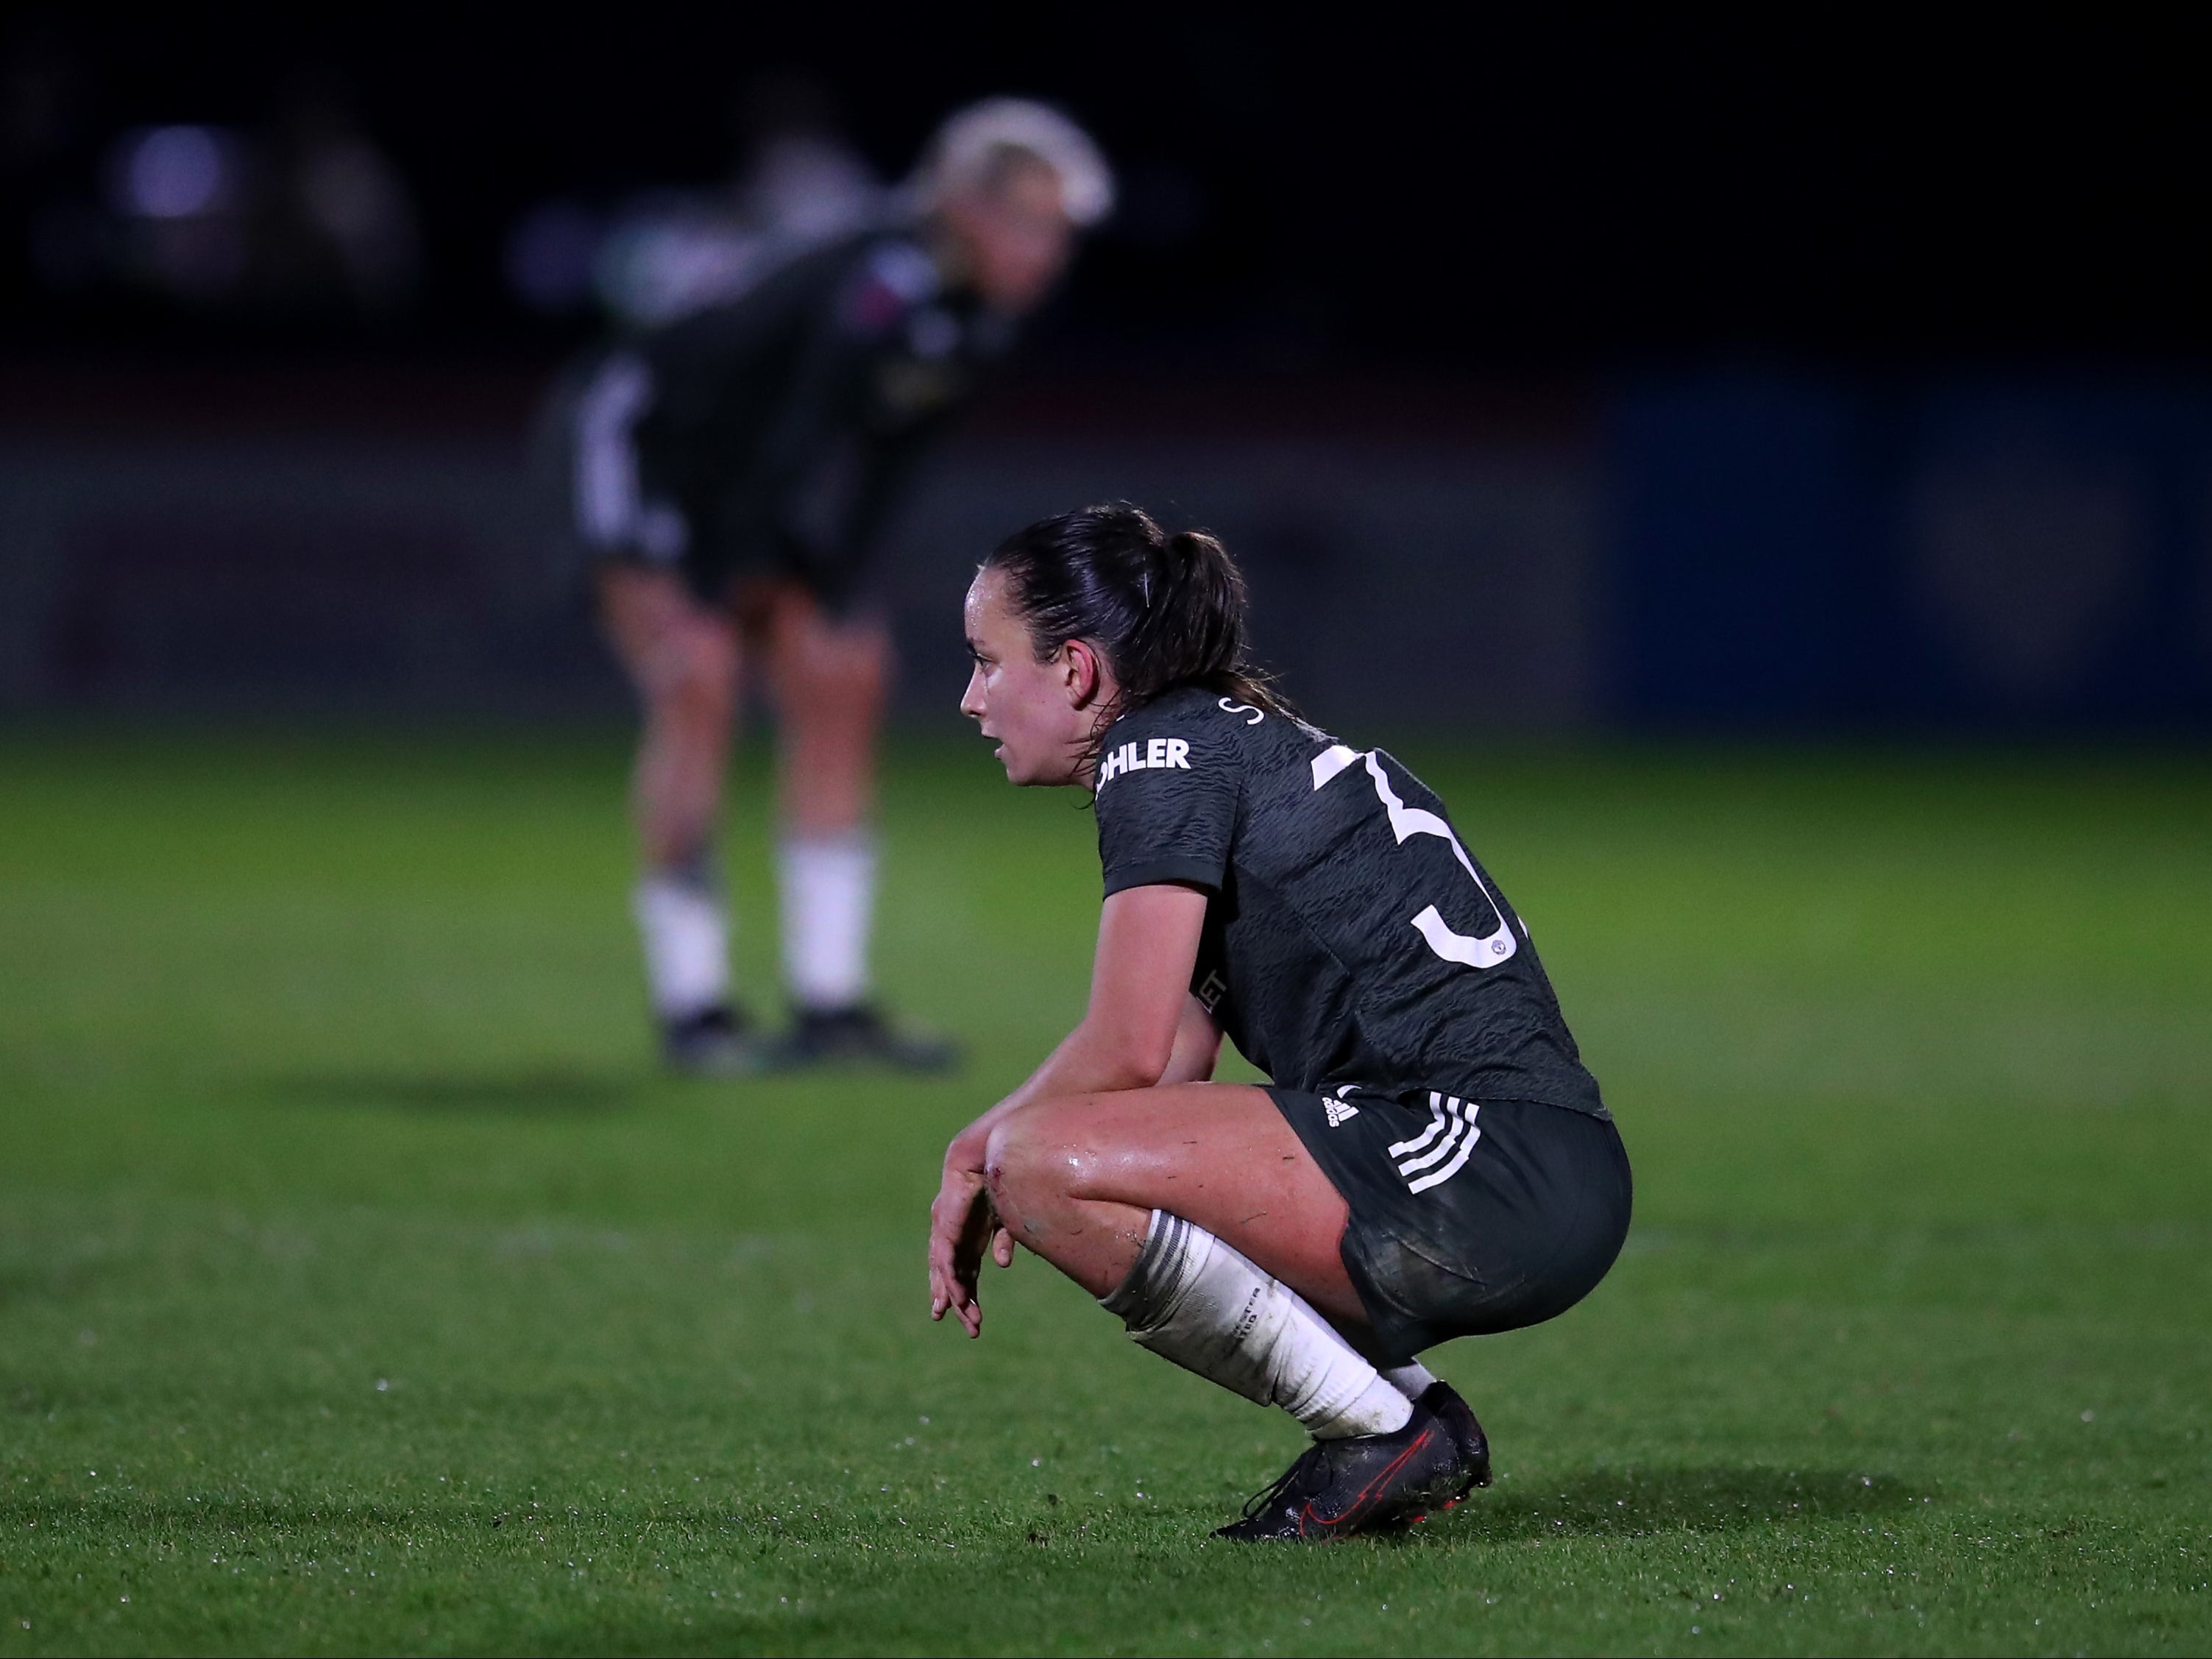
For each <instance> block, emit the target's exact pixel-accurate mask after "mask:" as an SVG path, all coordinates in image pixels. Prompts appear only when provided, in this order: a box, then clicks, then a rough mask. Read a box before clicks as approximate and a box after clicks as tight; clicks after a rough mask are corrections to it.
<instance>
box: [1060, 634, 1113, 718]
mask: <svg viewBox="0 0 2212 1659" xmlns="http://www.w3.org/2000/svg"><path fill="white" fill-rule="evenodd" d="M1060 653H1061V663H1062V666H1061V672H1062V674H1063V675H1064V676H1065V681H1066V686H1067V701H1068V703H1069V706H1070V707H1072V708H1089V707H1090V706H1091V704H1092V703H1094V702H1097V701H1098V693H1099V690H1100V688H1101V686H1102V685H1103V683H1104V676H1103V674H1102V673H1101V672H1100V671H1099V662H1098V653H1097V650H1096V649H1095V648H1093V647H1092V646H1091V642H1090V641H1087V640H1070V641H1068V642H1067V643H1066V644H1065V645H1063V646H1061V647H1060Z"/></svg>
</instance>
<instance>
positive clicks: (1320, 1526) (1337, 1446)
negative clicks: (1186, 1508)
mask: <svg viewBox="0 0 2212 1659" xmlns="http://www.w3.org/2000/svg"><path fill="white" fill-rule="evenodd" d="M1465 1479H1466V1474H1465V1468H1464V1463H1463V1460H1462V1457H1461V1455H1460V1447H1459V1442H1458V1440H1457V1439H1456V1438H1455V1437H1454V1435H1453V1434H1452V1431H1451V1430H1450V1429H1449V1428H1448V1427H1446V1426H1445V1425H1444V1424H1443V1422H1442V1421H1440V1420H1439V1419H1437V1414H1436V1413H1434V1412H1432V1411H1431V1410H1429V1409H1428V1407H1425V1406H1419V1405H1416V1406H1415V1407H1413V1416H1412V1417H1411V1418H1409V1419H1407V1423H1406V1426H1405V1427H1404V1428H1402V1429H1399V1430H1397V1431H1395V1432H1393V1433H1390V1434H1362V1435H1354V1436H1352V1437H1350V1438H1349V1439H1344V1440H1316V1441H1315V1442H1314V1443H1313V1445H1312V1447H1311V1448H1310V1449H1309V1450H1308V1451H1307V1452H1306V1454H1305V1455H1304V1456H1303V1457H1301V1458H1299V1459H1298V1461H1297V1462H1295V1463H1293V1464H1291V1467H1290V1468H1288V1469H1287V1470H1285V1472H1284V1474H1283V1478H1282V1479H1281V1480H1278V1481H1276V1482H1275V1484H1274V1485H1273V1486H1270V1487H1268V1488H1267V1491H1265V1492H1261V1494H1260V1495H1259V1496H1258V1497H1256V1498H1253V1499H1252V1501H1251V1502H1250V1503H1249V1504H1245V1506H1244V1518H1243V1520H1241V1521H1236V1522H1231V1523H1230V1524H1229V1525H1228V1526H1225V1527H1224V1528H1221V1529H1220V1530H1219V1531H1218V1532H1217V1533H1215V1534H1213V1535H1214V1536H1215V1537H1216V1538H1230V1539H1234V1540H1236V1541H1237V1542H1239V1543H1246V1544H1249V1543H1259V1542H1262V1541H1271V1540H1276V1539H1282V1540H1291V1541H1305V1542H1308V1543H1319V1542H1322V1541H1326V1540H1328V1539H1331V1538H1349V1537H1351V1536H1352V1535H1353V1534H1355V1533H1363V1532H1387V1531H1389V1530H1390V1529H1392V1528H1395V1527H1402V1526H1404V1525H1406V1524H1407V1522H1412V1521H1415V1520H1418V1519H1419V1518H1420V1517H1421V1516H1424V1515H1425V1514H1427V1513H1428V1511H1429V1510H1432V1509H1441V1508H1442V1507H1443V1505H1445V1504H1449V1503H1450V1502H1451V1501H1452V1500H1453V1499H1454V1498H1457V1497H1458V1496H1459V1494H1460V1492H1461V1491H1462V1489H1463V1488H1462V1482H1463V1481H1464V1480H1465Z"/></svg>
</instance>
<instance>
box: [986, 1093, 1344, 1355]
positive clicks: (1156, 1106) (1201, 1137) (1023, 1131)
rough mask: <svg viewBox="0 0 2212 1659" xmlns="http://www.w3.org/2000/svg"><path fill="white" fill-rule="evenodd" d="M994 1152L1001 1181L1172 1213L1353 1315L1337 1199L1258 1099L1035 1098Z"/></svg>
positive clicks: (995, 1141)
mask: <svg viewBox="0 0 2212 1659" xmlns="http://www.w3.org/2000/svg"><path fill="white" fill-rule="evenodd" d="M991 1152H992V1156H993V1159H994V1163H995V1164H999V1165H1000V1169H999V1172H998V1179H1000V1180H1001V1181H1004V1180H1008V1179H1011V1180H1013V1181H1015V1182H1021V1181H1033V1182H1049V1183H1052V1184H1053V1185H1054V1186H1056V1187H1058V1188H1060V1190H1062V1191H1064V1192H1066V1194H1067V1195H1068V1196H1070V1197H1073V1198H1078V1199H1091V1200H1101V1201H1103V1202H1108V1203H1115V1204H1127V1205H1130V1206H1133V1207H1135V1208H1138V1209H1153V1210H1166V1211H1169V1212H1171V1213H1173V1214H1175V1215H1178V1216H1181V1217H1182V1218H1183V1219H1185V1220H1186V1221H1189V1222H1193V1223H1194V1224H1196V1225H1199V1226H1200V1227H1203V1228H1205V1229H1206V1231H1208V1232H1210V1233H1212V1234H1213V1235H1214V1237H1217V1238H1221V1239H1225V1240H1226V1241H1227V1242H1229V1243H1231V1244H1233V1245H1235V1246H1236V1247H1237V1249H1240V1250H1242V1251H1243V1253H1244V1254H1245V1255H1248V1256H1249V1257H1251V1258H1252V1260H1253V1261H1256V1262H1258V1263H1259V1264H1260V1266H1261V1267H1264V1268H1266V1269H1267V1271H1268V1272H1269V1273H1273V1274H1274V1275H1275V1276H1276V1277H1277V1278H1279V1279H1283V1280H1284V1281H1285V1283H1287V1284H1289V1285H1292V1286H1293V1287H1294V1288H1296V1289H1297V1290H1298V1291H1301V1292H1302V1293H1304V1294H1305V1295H1306V1296H1308V1297H1311V1298H1314V1299H1316V1300H1317V1301H1319V1302H1321V1303H1322V1304H1323V1306H1324V1308H1325V1309H1326V1310H1329V1311H1332V1312H1334V1311H1345V1312H1352V1313H1356V1312H1357V1311H1358V1308H1359V1302H1358V1294H1357V1292H1356V1291H1354V1290H1353V1289H1352V1281H1351V1279H1349V1278H1348V1277H1347V1276H1346V1273H1345V1268H1344V1261H1343V1258H1342V1255H1341V1254H1340V1249H1339V1246H1340V1242H1341V1240H1342V1239H1343V1237H1344V1227H1345V1223H1346V1219H1347V1218H1348V1216H1349V1212H1348V1211H1347V1210H1346V1206H1345V1202H1344V1199H1343V1197H1342V1196H1341V1195H1340V1194H1339V1193H1338V1192H1337V1190H1336V1188H1334V1186H1333V1185H1331V1184H1330V1182H1329V1178H1328V1176H1327V1175H1325V1174H1324V1173H1322V1168H1321V1166H1320V1165H1319V1164H1316V1163H1315V1162H1314V1159H1313V1155H1312V1154H1311V1153H1310V1152H1307V1151H1306V1149H1305V1145H1304V1142H1303V1141H1301V1140H1300V1139H1298V1137H1297V1132H1296V1131H1295V1130H1293V1129H1292V1128H1291V1126H1290V1125H1289V1124H1288V1123H1287V1122H1286V1121H1284V1118H1283V1115H1282V1112H1281V1111H1280V1110H1279V1109H1278V1108H1277V1106H1276V1105H1275V1103H1274V1102H1273V1100H1271V1099H1269V1098H1268V1097H1267V1093H1266V1091H1264V1090H1261V1089H1257V1088H1254V1087H1251V1086H1250V1085H1244V1084H1230V1083H1180V1084H1169V1085H1162V1086H1159V1087H1157V1088H1151V1089H1132V1090H1128V1091H1123V1092H1118V1093H1114V1094H1103V1095H1082V1096H1076V1097H1071V1098H1068V1099H1064V1100H1052V1101H1042V1102H1039V1103H1037V1104H1036V1105H1034V1106H1030V1107H1025V1108H1024V1109H1022V1110H1020V1111H1018V1112H1016V1113H1013V1114H1012V1115H1010V1116H1009V1117H1008V1118H1007V1119H1006V1120H1005V1121H1004V1122H1003V1123H1002V1124H1001V1126H1000V1130H999V1132H998V1133H995V1134H994V1136H993V1138H992V1146H991ZM1009 1166H1018V1167H1009Z"/></svg>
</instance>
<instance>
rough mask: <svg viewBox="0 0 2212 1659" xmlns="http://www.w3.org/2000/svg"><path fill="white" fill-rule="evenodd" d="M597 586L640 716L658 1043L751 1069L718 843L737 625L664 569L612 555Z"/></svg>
mask: <svg viewBox="0 0 2212 1659" xmlns="http://www.w3.org/2000/svg"><path fill="white" fill-rule="evenodd" d="M599 613H600V617H601V621H602V623H604V625H605V629H606V633H607V636H608V638H609V639H610V641H612V643H613V646H614V648H615V652H616V654H617V657H619V658H620V659H621V661H622V664H623V668H624V670H625V671H627V672H628V674H629V678H630V683H631V684H632V685H633V686H635V688H636V690H637V695H638V701H639V703H640V705H641V714H642V717H643V729H642V731H641V734H640V737H639V741H638V750H637V762H636V766H635V770H634V772H633V774H632V776H631V785H630V806H631V812H632V816H633V819H634V821H635V825H636V829H637V836H638V843H639V849H640V853H641V863H642V865H643V869H642V871H641V874H640V878H639V881H638V886H637V890H636V894H635V910H636V914H637V921H638V927H639V931H640V933H641V935H642V937H643V941H644V945H645V954H646V972H647V980H648V981H649V984H650V987H651V992H652V998H653V1013H654V1016H655V1018H657V1019H658V1020H659V1023H660V1026H661V1031H662V1039H663V1045H664V1051H665V1054H666V1057H667V1059H668V1060H669V1061H670V1062H671V1064H672V1065H675V1066H678V1067H679V1068H680V1069H684V1070H693V1071H707V1072H729V1071H741V1070H746V1069H750V1067H751V1066H752V1065H753V1064H754V1063H755V1062H756V1060H757V1053H756V1051H755V1049H754V1048H753V1046H752V1045H751V1044H750V1042H748V1041H747V1039H746V1037H745V1034H744V1031H743V1030H742V1029H741V1027H740V1024H739V1022H738V1016H737V1012H736V1010H735V1009H734V1007H733V1006H732V1003H731V998H730V964H729V920H728V910H727V906H726V902H725V900H724V898H723V895H722V890H721V883H720V875H719V872H718V871H717V870H716V868H715V861H714V829H715V825H716V823H717V820H718V819H719V817H720V809H721V798H722V778H723V773H724V769H725V767H726V761H727V757H728V754H729V745H730V738H731V735H732V729H733V727H734V726H735V723H736V720H737V709H738V684H739V678H738V677H739V671H740V669H741V667H742V654H741V651H740V648H739V644H738V630H737V629H736V627H735V625H734V624H733V623H732V622H731V620H730V619H729V618H727V617H724V616H721V615H720V614H718V613H717V612H715V611H711V610H709V609H708V607H706V606H705V605H701V604H700V603H699V601H698V600H697V599H696V598H694V597H693V596H692V594H691V592H690V589H689V588H688V587H686V586H684V582H683V580H682V579H681V578H680V577H678V576H677V575H676V574H674V573H672V572H670V571H665V570H656V569H649V568H643V567H640V566H635V565H610V566H608V567H606V568H604V569H602V571H601V572H600V574H599Z"/></svg>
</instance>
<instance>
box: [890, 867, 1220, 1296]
mask: <svg viewBox="0 0 2212 1659" xmlns="http://www.w3.org/2000/svg"><path fill="white" fill-rule="evenodd" d="M1205 922H1206V895H1205V894H1204V893H1201V892H1200V891H1198V890H1195V889H1194V888H1188V887H1177V886H1170V885H1159V886H1151V887H1130V888H1125V889H1123V890H1121V892H1118V893H1115V894H1114V895H1113V896H1110V897H1109V898H1108V899H1107V901H1106V903H1105V906H1104V908H1103V909H1102V910H1101V911H1100V913H1099V917H1098V951H1097V957H1096V958H1095V959H1094V961H1093V963H1092V965H1091V1001H1090V1006H1089V1007H1088V1008H1087V1009H1086V1010H1085V1013H1084V1016H1083V1019H1082V1021H1081V1023H1080V1024H1078V1025H1077V1026H1076V1028H1075V1029H1074V1030H1073V1031H1071V1032H1069V1033H1068V1034H1067V1036H1066V1037H1065V1038H1064V1039H1063V1040H1062V1041H1061V1042H1060V1046H1059V1047H1058V1048H1054V1050H1053V1051H1052V1054H1050V1056H1049V1057H1048V1058H1047V1060H1045V1062H1044V1064H1043V1065H1042V1066H1038V1067H1037V1069H1036V1071H1035V1072H1034V1073H1030V1078H1029V1080H1028V1081H1027V1082H1025V1083H1024V1084H1023V1085H1022V1086H1021V1087H1020V1088H1018V1089H1017V1090H1015V1091H1013V1093H1012V1094H1010V1095H1008V1096H1007V1097H1006V1098H1005V1099H1004V1100H1002V1101H1000V1103H998V1104H997V1105H995V1106H994V1107H993V1108H991V1109H990V1110H989V1111H987V1112H986V1113H984V1114H983V1115H982V1116H981V1117H979V1118H977V1119H976V1120H975V1121H974V1122H973V1123H971V1124H969V1126H968V1127H966V1128H964V1129H963V1130H962V1131H961V1132H960V1133H958V1134H957V1135H956V1136H955V1137H954V1138H953V1140H952V1144H951V1146H949V1147H947V1148H946V1149H945V1178H944V1182H943V1183H942V1184H941V1185H940V1187H939V1189H938V1194H937V1199H936V1201H935V1202H934V1203H933V1204H932V1205H931V1206H930V1211H929V1217H930V1227H929V1314H930V1317H931V1318H933V1319H942V1318H944V1316H945V1313H946V1312H947V1311H948V1310H950V1311H951V1312H954V1313H957V1314H958V1315H959V1316H960V1322H961V1323H962V1324H963V1325H964V1326H966V1327H967V1329H968V1334H969V1335H970V1336H973V1335H975V1334H976V1333H977V1332H978V1331H980V1330H981V1328H982V1319H983V1311H982V1309H981V1306H980V1305H979V1304H977V1302H976V1300H975V1278H976V1274H977V1273H978V1272H979V1271H980V1270H981V1267H982V1259H983V1252H984V1250H985V1249H986V1248H988V1249H989V1250H990V1253H991V1255H992V1257H993V1259H994V1260H995V1261H997V1262H998V1264H999V1265H1000V1267H1006V1266H1009V1265H1011V1263H1012V1261H1013V1253H1014V1246H1013V1240H1012V1237H1010V1236H1009V1235H1008V1234H1007V1232H1006V1230H1005V1229H1004V1228H1002V1227H1000V1226H999V1225H997V1218H996V1217H995V1216H994V1215H993V1214H992V1212H991V1206H990V1205H989V1203H988V1202H987V1200H986V1199H985V1197H984V1190H983V1162H984V1150H985V1148H986V1146H987V1144H988V1143H989V1140H990V1138H991V1129H992V1127H993V1126H994V1124H996V1123H997V1122H998V1121H1000V1119H1001V1118H1004V1117H1006V1116H1007V1115H1009V1114H1011V1113H1013V1112H1018V1111H1019V1110H1020V1109H1022V1108H1023V1107H1024V1106H1027V1105H1030V1104H1032V1103H1036V1102H1039V1101H1046V1100H1057V1099H1063V1098H1066V1097H1069V1096H1074V1095H1093V1094H1107V1093H1112V1092H1115V1091H1121V1090H1126V1089H1149V1088H1152V1086H1154V1085H1157V1084H1159V1083H1163V1082H1167V1083H1192V1082H1200V1081H1203V1080H1205V1079H1207V1078H1210V1077H1211V1076H1212V1074H1213V1064H1214V1059H1215V1056H1216V1055H1217V1054H1218V1052H1219V1050H1220V1046H1221V1034H1220V1032H1219V1031H1218V1030H1217V1029H1216V1028H1215V1026H1214V1024H1213V1022H1212V1019H1211V1018H1209V1017H1208V1016H1207V1014H1206V1011H1205V1009H1204V1008H1202V1007H1201V1006H1200V1005H1199V1003H1198V1001H1197V1000H1196V999H1195V998H1194V997H1193V996H1192V995H1191V994H1190V988H1189V987H1190V975H1191V969H1192V967H1193V965H1194V963H1196V962H1197V960H1198V943H1199V934H1200V930H1201V929H1202V928H1203V927H1204V926H1205Z"/></svg>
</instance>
